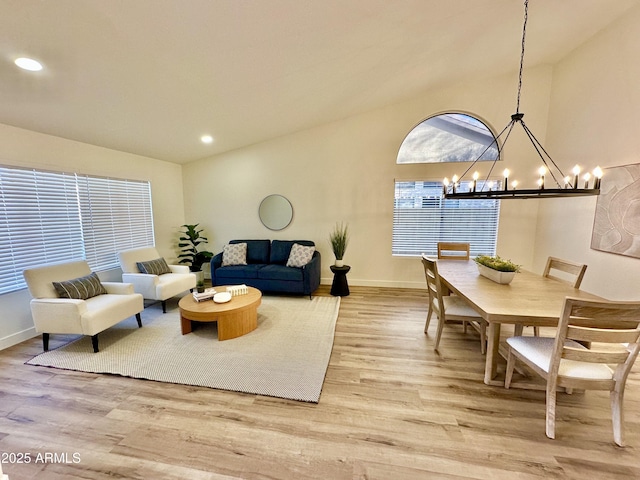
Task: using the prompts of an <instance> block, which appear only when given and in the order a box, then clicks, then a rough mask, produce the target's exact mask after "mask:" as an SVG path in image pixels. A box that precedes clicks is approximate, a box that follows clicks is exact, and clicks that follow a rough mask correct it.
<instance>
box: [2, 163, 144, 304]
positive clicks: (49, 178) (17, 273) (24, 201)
mask: <svg viewBox="0 0 640 480" xmlns="http://www.w3.org/2000/svg"><path fill="white" fill-rule="evenodd" d="M153 244H154V237H153V218H152V210H151V193H150V186H149V182H139V181H131V180H119V179H106V178H98V177H89V176H86V175H84V176H81V175H76V174H74V173H61V172H47V171H39V170H34V169H22V168H16V167H0V294H2V293H7V292H11V291H14V290H19V289H21V288H25V287H26V284H25V282H24V278H23V276H22V272H23V271H24V269H25V268H30V267H36V266H42V265H45V264H49V263H57V262H66V261H72V260H82V259H86V260H87V261H88V262H89V266H90V267H91V268H92V270H98V271H99V270H104V269H108V268H113V267H117V266H118V260H117V252H118V250H120V249H123V248H131V247H137V246H147V245H153Z"/></svg>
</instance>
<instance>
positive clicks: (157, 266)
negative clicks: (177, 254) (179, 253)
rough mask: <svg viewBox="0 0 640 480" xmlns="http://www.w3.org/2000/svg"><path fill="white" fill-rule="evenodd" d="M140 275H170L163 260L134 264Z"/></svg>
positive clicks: (167, 266)
mask: <svg viewBox="0 0 640 480" xmlns="http://www.w3.org/2000/svg"><path fill="white" fill-rule="evenodd" d="M136 265H137V266H138V270H140V273H148V274H149V275H163V274H165V273H171V269H170V268H169V265H167V261H166V260H165V259H164V258H156V259H155V260H149V261H148V262H136Z"/></svg>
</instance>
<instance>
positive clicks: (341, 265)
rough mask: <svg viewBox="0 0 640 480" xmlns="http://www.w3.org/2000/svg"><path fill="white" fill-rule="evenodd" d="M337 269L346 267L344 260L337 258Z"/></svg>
mask: <svg viewBox="0 0 640 480" xmlns="http://www.w3.org/2000/svg"><path fill="white" fill-rule="evenodd" d="M334 265H335V266H336V267H344V261H343V260H342V259H340V260H338V259H337V258H336V263H334Z"/></svg>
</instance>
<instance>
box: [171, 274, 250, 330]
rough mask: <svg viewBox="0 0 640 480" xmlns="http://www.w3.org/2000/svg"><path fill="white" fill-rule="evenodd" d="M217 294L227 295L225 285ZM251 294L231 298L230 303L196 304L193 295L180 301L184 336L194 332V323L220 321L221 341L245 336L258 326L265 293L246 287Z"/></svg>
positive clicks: (207, 301)
mask: <svg viewBox="0 0 640 480" xmlns="http://www.w3.org/2000/svg"><path fill="white" fill-rule="evenodd" d="M214 288H215V289H216V292H225V291H226V290H227V287H226V286H215V287H214ZM247 288H248V290H249V292H248V293H246V294H244V295H237V296H235V297H231V300H230V301H229V302H227V303H215V302H214V301H213V300H203V301H201V302H196V300H195V299H194V298H193V295H192V294H191V293H190V294H189V295H186V296H184V297H182V298H181V299H180V301H179V302H178V307H180V323H181V325H182V334H183V335H186V334H187V333H191V328H192V327H191V322H218V340H229V339H231V338H237V337H240V336H242V335H246V334H247V333H249V332H252V331H254V330H255V329H256V328H257V327H258V307H259V306H260V302H261V301H262V293H261V292H260V290H258V289H257V288H253V287H247Z"/></svg>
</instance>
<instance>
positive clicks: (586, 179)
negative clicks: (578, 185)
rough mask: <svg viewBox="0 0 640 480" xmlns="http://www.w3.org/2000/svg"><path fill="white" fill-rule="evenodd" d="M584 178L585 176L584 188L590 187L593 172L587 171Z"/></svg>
mask: <svg viewBox="0 0 640 480" xmlns="http://www.w3.org/2000/svg"><path fill="white" fill-rule="evenodd" d="M582 178H584V188H589V179H590V178H591V174H590V173H589V172H587V173H585V174H584V177H582Z"/></svg>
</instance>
